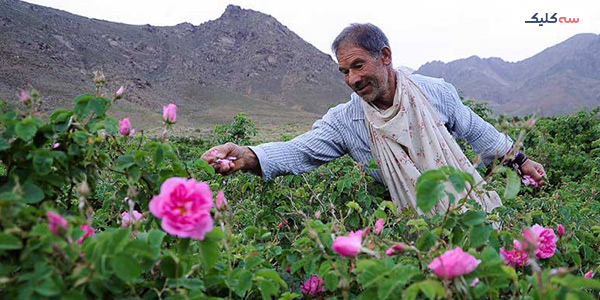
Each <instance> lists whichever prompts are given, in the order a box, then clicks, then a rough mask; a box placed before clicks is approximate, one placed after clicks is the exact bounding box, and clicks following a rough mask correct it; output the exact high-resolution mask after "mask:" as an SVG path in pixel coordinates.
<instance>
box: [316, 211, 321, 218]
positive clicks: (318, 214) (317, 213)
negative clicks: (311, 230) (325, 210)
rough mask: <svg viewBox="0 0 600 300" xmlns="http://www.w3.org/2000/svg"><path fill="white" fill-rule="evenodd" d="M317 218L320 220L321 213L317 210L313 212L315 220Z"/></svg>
mask: <svg viewBox="0 0 600 300" xmlns="http://www.w3.org/2000/svg"><path fill="white" fill-rule="evenodd" d="M319 218H321V211H320V210H317V211H316V212H315V219H319Z"/></svg>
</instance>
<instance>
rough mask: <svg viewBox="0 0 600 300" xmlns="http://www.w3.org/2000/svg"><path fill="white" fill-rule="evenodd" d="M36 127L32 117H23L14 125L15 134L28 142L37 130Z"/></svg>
mask: <svg viewBox="0 0 600 300" xmlns="http://www.w3.org/2000/svg"><path fill="white" fill-rule="evenodd" d="M37 130H38V127H37V124H36V123H35V121H33V120H32V119H23V120H21V122H19V123H18V124H17V126H16V127H15V131H16V133H17V136H19V138H20V139H22V140H23V141H25V142H29V141H30V140H31V139H32V138H33V137H34V136H35V133H36V132H37Z"/></svg>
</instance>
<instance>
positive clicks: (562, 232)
mask: <svg viewBox="0 0 600 300" xmlns="http://www.w3.org/2000/svg"><path fill="white" fill-rule="evenodd" d="M556 233H558V236H563V235H565V227H563V225H562V224H558V226H557V227H556Z"/></svg>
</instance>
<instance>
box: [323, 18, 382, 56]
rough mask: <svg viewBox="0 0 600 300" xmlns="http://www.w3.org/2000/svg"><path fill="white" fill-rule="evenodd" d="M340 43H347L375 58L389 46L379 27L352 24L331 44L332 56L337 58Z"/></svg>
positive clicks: (367, 24)
mask: <svg viewBox="0 0 600 300" xmlns="http://www.w3.org/2000/svg"><path fill="white" fill-rule="evenodd" d="M342 42H349V43H351V44H353V45H355V46H358V47H360V48H363V49H365V50H367V51H369V53H371V55H372V56H373V57H375V58H379V52H380V51H381V49H383V47H385V46H387V47H389V46H390V43H389V42H388V39H387V37H386V36H385V34H384V33H383V31H381V29H379V27H377V26H375V25H373V24H371V23H365V24H359V23H353V24H350V26H348V27H346V28H344V30H342V32H341V33H340V34H339V35H338V36H337V37H336V38H335V40H334V41H333V44H331V50H332V51H333V54H334V55H336V56H337V51H338V49H339V47H340V44H342Z"/></svg>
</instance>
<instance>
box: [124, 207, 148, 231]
mask: <svg viewBox="0 0 600 300" xmlns="http://www.w3.org/2000/svg"><path fill="white" fill-rule="evenodd" d="M143 219H144V215H142V214H141V213H140V212H139V211H137V210H133V211H132V212H131V213H130V212H128V211H124V212H123V213H121V227H123V228H125V227H127V226H129V225H131V224H135V223H137V222H139V221H141V220H143Z"/></svg>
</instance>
